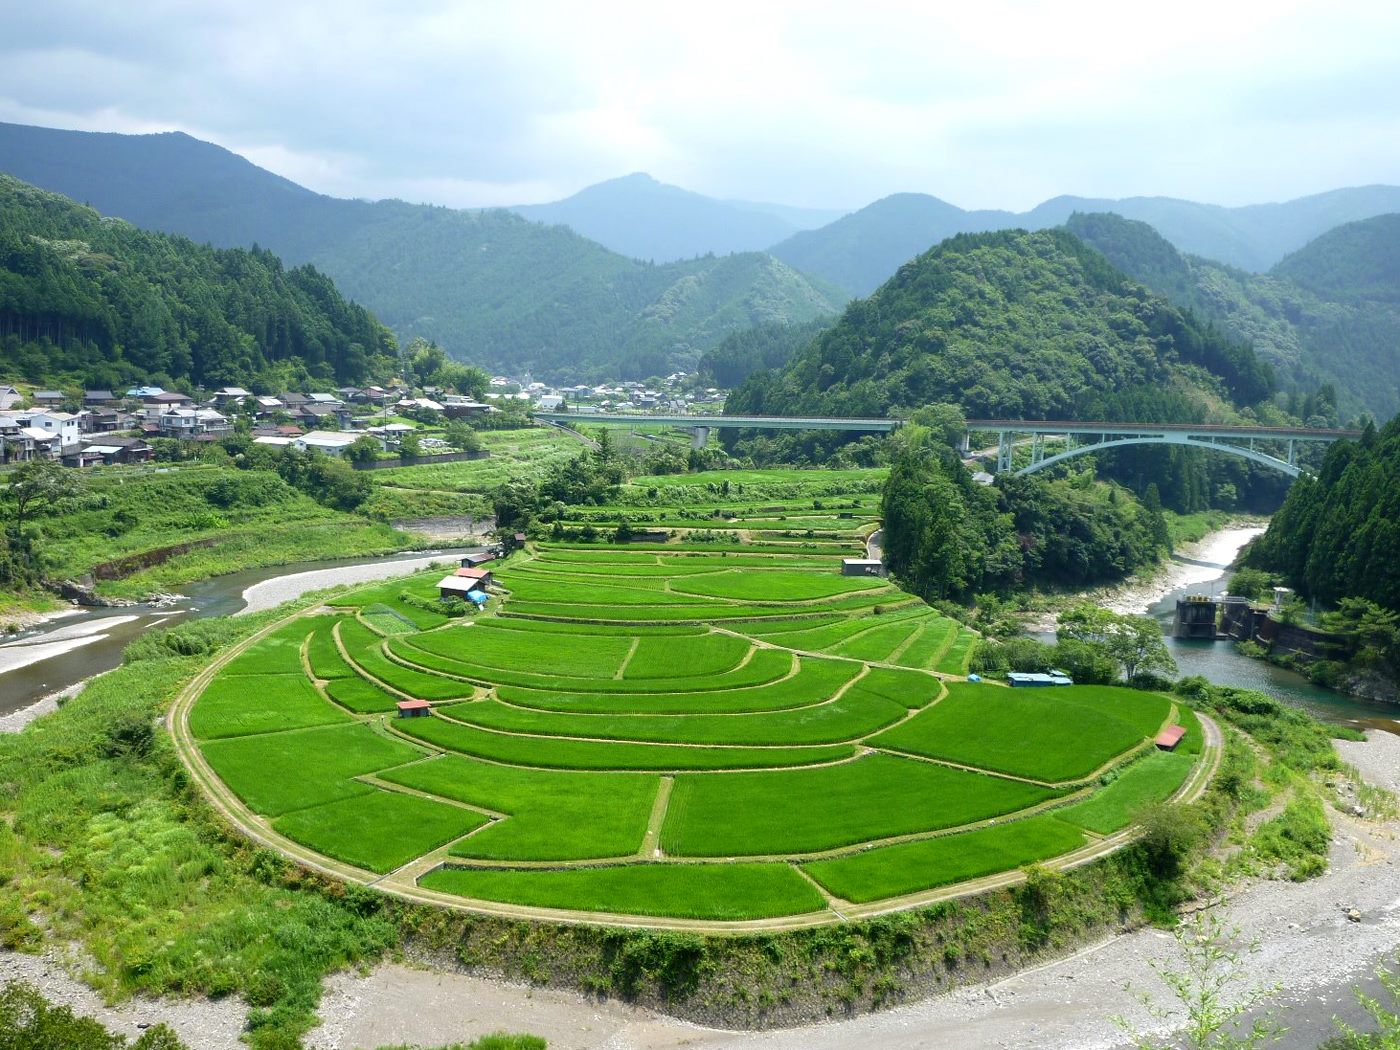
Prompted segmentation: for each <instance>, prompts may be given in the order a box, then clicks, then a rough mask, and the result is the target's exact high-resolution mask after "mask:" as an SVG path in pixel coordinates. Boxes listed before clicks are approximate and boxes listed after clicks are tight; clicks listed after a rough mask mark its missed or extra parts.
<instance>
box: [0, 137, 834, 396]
mask: <svg viewBox="0 0 1400 1050" xmlns="http://www.w3.org/2000/svg"><path fill="white" fill-rule="evenodd" d="M0 170H3V171H9V172H11V173H12V174H15V175H18V176H19V177H21V178H25V179H27V180H29V181H31V182H34V183H35V184H37V185H41V186H44V187H45V188H47V189H53V190H55V191H57V192H61V193H65V194H67V195H68V196H71V197H73V198H75V199H77V200H82V201H86V202H88V203H90V204H92V205H93V206H94V207H96V208H97V209H98V210H100V211H102V212H103V213H104V214H109V215H116V216H120V217H122V218H124V219H127V220H128V221H130V222H133V223H135V224H136V225H138V226H142V227H145V228H148V229H155V230H163V231H166V232H169V233H176V234H181V235H184V236H189V237H192V238H195V239H198V240H206V241H209V242H210V243H212V244H214V245H218V246H242V247H248V246H251V245H254V244H257V245H261V246H262V247H264V248H267V249H270V250H272V251H274V252H276V253H277V254H278V255H280V256H281V257H282V258H284V259H286V260H288V261H289V262H290V263H306V262H309V263H312V264H313V265H315V266H316V267H317V268H318V269H320V270H321V271H323V272H324V273H326V274H328V275H329V276H330V277H331V278H332V279H333V280H334V281H335V282H336V284H337V285H338V286H339V287H340V288H341V289H342V290H344V292H345V293H346V294H347V295H349V296H351V297H353V298H354V299H356V300H357V301H359V302H362V303H364V304H365V305H366V306H367V307H368V308H369V309H371V310H373V311H374V312H375V313H376V315H378V316H379V317H380V318H381V319H382V320H383V321H384V323H385V324H387V325H388V326H389V327H391V328H392V329H394V330H395V331H396V332H397V333H398V334H399V336H400V337H401V338H404V339H407V338H411V337H413V336H418V335H421V336H425V337H427V338H429V339H433V340H435V341H437V342H438V343H439V344H440V345H442V346H443V347H444V348H445V349H447V350H448V351H449V352H450V353H452V354H453V355H454V356H456V357H460V358H464V359H467V360H471V361H473V362H476V363H480V364H483V365H486V366H489V367H492V368H501V369H507V368H508V369H512V370H523V369H532V370H534V371H535V372H536V373H537V374H540V375H543V376H546V377H548V376H560V377H575V376H578V377H581V378H592V377H599V378H601V377H607V376H618V375H621V376H625V377H633V378H639V377H645V376H647V375H652V374H656V373H658V372H660V373H664V372H666V371H669V370H670V369H671V368H673V367H677V366H686V365H693V364H694V363H695V362H696V360H698V358H699V356H700V355H701V354H702V353H703V352H704V351H705V350H707V349H709V348H710V347H712V346H715V345H717V344H718V343H719V342H720V341H721V340H722V339H723V338H724V336H725V335H727V334H728V333H730V332H732V331H736V330H739V329H743V328H748V327H750V326H752V325H754V324H758V323H762V322H769V321H774V322H781V323H793V322H802V321H808V320H812V319H814V318H816V317H821V316H826V315H831V314H834V313H835V312H836V311H837V310H839V308H840V305H841V303H842V302H843V301H844V298H845V297H844V295H843V294H842V293H840V292H838V291H836V290H835V289H834V288H831V287H829V286H824V285H820V286H819V285H818V284H817V283H814V282H813V281H811V280H809V279H808V278H806V277H805V276H803V275H802V274H799V273H797V272H796V271H795V270H793V269H792V268H791V267H789V266H788V265H786V264H783V263H780V262H778V261H777V260H775V259H773V258H772V257H770V256H766V255H761V254H756V253H748V254H743V255H734V256H728V257H723V258H713V257H706V258H700V259H692V260H690V261H687V262H678V263H672V264H668V265H665V266H653V265H650V264H648V263H644V262H639V261H637V260H635V259H629V258H625V257H623V256H621V255H618V254H615V253H614V252H611V251H609V250H607V249H606V248H604V247H602V246H601V245H599V244H596V243H594V242H593V241H590V240H587V239H585V238H584V237H581V236H579V235H577V234H575V233H573V232H571V231H570V230H568V229H565V228H563V227H557V226H545V225H541V224H539V223H535V222H531V221H529V220H527V219H524V218H521V217H520V216H518V215H515V214H512V213H510V212H506V211H460V210H455V209H450V208H437V207H430V206H427V205H416V204H406V203H404V202H402V201H378V202H374V203H370V202H367V201H352V200H339V199H336V198H333V197H325V196H321V195H319V194H315V193H312V192H310V191H309V190H306V189H304V188H302V187H300V186H297V185H296V184H294V183H291V182H289V181H287V180H286V179H283V178H281V177H279V176H276V175H273V174H272V173H271V172H267V171H263V170H262V169H260V168H258V167H256V166H255V165H253V164H250V163H249V162H248V161H246V160H244V159H243V158H242V157H239V156H237V155H235V154H232V153H230V152H228V151H227V150H223V149H221V148H219V147H217V146H214V145H211V144H209V143H205V142H200V141H199V140H197V139H193V138H190V137H189V136H187V135H182V134H168V135H98V134H92V133H87V132H70V131H55V130H51V129H47V128H30V127H22V126H19V125H13V124H0Z"/></svg>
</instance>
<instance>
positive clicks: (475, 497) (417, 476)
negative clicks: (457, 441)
mask: <svg viewBox="0 0 1400 1050" xmlns="http://www.w3.org/2000/svg"><path fill="white" fill-rule="evenodd" d="M478 436H479V437H480V438H481V447H482V448H483V449H484V450H485V451H486V452H489V453H490V455H489V457H488V458H486V459H473V460H465V461H463V462H460V463H425V464H421V465H415V466H405V467H392V468H387V469H384V470H377V471H374V472H373V473H372V474H371V475H370V480H371V481H372V482H373V484H374V491H373V492H372V493H371V495H370V498H369V499H368V500H367V501H366V502H365V505H364V508H363V509H364V510H365V512H366V513H370V514H375V515H377V516H380V517H385V518H427V517H438V516H450V517H463V516H466V515H471V516H473V517H475V518H477V519H478V520H479V519H482V518H485V517H488V516H489V515H490V514H491V512H492V509H491V501H490V500H489V499H488V498H487V496H486V495H485V494H486V493H488V492H490V491H491V490H492V489H495V488H499V487H500V486H501V485H504V484H505V483H506V482H508V481H512V480H514V479H517V478H526V479H538V478H541V477H543V476H544V475H545V474H546V473H547V472H548V471H549V470H550V469H551V468H552V467H554V466H557V465H559V464H560V463H565V462H568V461H569V460H572V459H574V458H575V457H577V456H578V454H579V452H580V450H581V449H582V446H581V445H580V443H579V441H578V439H577V438H575V437H571V436H569V435H568V434H564V433H562V432H561V431H558V430H556V429H554V428H553V427H537V428H528V429H523V430H487V431H481V432H479V434H478Z"/></svg>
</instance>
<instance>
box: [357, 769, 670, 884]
mask: <svg viewBox="0 0 1400 1050" xmlns="http://www.w3.org/2000/svg"><path fill="white" fill-rule="evenodd" d="M384 779H385V780H389V781H392V782H393V783H395V784H403V785H405V786H407V787H411V788H416V789H417V790H419V791H423V792H426V793H428V794H430V795H437V796H439V797H441V798H449V799H455V800H456V801H458V802H464V803H466V804H467V805H471V806H480V807H482V808H483V809H487V810H490V811H492V812H496V813H504V814H506V817H505V819H503V820H499V821H497V822H496V823H495V824H493V825H492V826H491V827H490V828H487V829H486V830H485V831H481V832H479V833H477V834H475V835H473V836H472V837H471V838H469V839H467V840H465V841H464V842H461V843H459V844H458V845H457V846H455V847H454V848H453V850H452V853H453V854H454V855H456V856H462V857H471V858H475V859H479V860H581V859H590V858H602V857H625V856H629V855H631V854H633V853H636V852H637V850H638V849H639V848H640V847H641V844H642V836H643V835H644V834H646V829H647V818H648V817H649V816H650V814H651V806H652V802H653V800H654V799H655V798H656V792H657V788H658V786H659V785H660V783H661V780H660V778H659V777H657V776H654V775H650V776H649V775H647V774H643V773H575V772H563V771H556V770H543V769H519V768H516V767H512V766H501V765H493V764H490V763H487V762H479V761H476V760H473V759H469V758H458V757H455V756H446V757H443V758H437V759H433V760H432V761H430V762H420V763H418V764H416V765H412V766H405V767H404V768H403V769H399V770H394V771H392V772H390V773H386V774H385V775H384Z"/></svg>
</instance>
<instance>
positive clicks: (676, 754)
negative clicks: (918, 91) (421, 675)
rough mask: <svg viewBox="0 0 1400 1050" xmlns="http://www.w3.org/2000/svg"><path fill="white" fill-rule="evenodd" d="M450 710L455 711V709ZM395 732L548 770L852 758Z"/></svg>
mask: <svg viewBox="0 0 1400 1050" xmlns="http://www.w3.org/2000/svg"><path fill="white" fill-rule="evenodd" d="M448 711H450V712H455V711H456V707H455V706H454V707H452V708H449V709H448ZM396 728H398V729H399V730H401V731H402V732H404V733H405V734H408V735H409V736H412V737H415V738H417V739H419V740H423V741H426V742H427V743H430V744H435V745H436V746H438V747H440V748H442V749H444V750H446V751H456V752H458V753H460V754H463V755H472V756H475V757H477V758H485V759H488V760H490V761H493V762H507V763H511V764H516V765H522V766H539V767H543V768H546V769H603V770H656V771H658V772H667V771H672V770H685V769H763V768H776V767H782V766H807V765H813V764H815V763H819V762H838V761H840V760H841V759H844V758H850V757H851V755H852V754H853V753H854V749H853V748H851V747H850V746H848V745H836V746H832V747H676V746H667V745H664V744H622V743H616V742H613V741H606V742H600V741H594V740H564V739H560V738H556V737H538V736H514V735H511V734H506V733H490V732H487V731H486V730H484V729H477V728H476V727H475V726H470V725H463V724H461V723H459V722H449V721H448V720H447V719H445V718H406V719H403V720H401V721H400V722H398V723H397V726H396Z"/></svg>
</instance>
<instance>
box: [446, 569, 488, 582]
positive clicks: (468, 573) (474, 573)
mask: <svg viewBox="0 0 1400 1050" xmlns="http://www.w3.org/2000/svg"><path fill="white" fill-rule="evenodd" d="M454 575H457V576H465V577H466V578H467V579H469V580H481V579H485V578H486V577H487V576H490V575H491V570H490V569H478V568H476V567H474V566H468V567H467V568H465V569H458V570H457V572H456V573H455V574H454Z"/></svg>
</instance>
